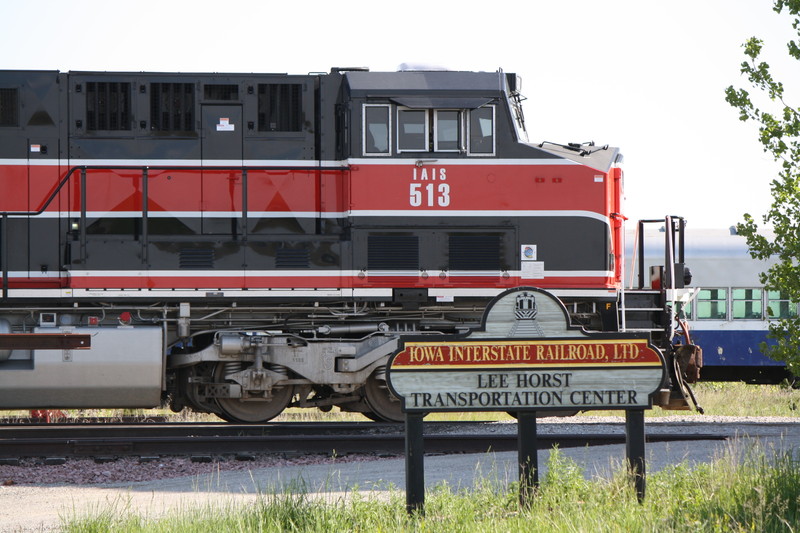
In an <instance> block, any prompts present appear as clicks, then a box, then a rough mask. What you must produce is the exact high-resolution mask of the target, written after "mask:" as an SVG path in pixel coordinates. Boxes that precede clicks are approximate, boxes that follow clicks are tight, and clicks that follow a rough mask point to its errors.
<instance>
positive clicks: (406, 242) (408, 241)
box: [367, 235, 419, 270]
mask: <svg viewBox="0 0 800 533" xmlns="http://www.w3.org/2000/svg"><path fill="white" fill-rule="evenodd" d="M367 268H368V269H369V270H419V237H417V236H415V235H370V236H369V241H368V252H367Z"/></svg>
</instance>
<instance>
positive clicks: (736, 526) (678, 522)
mask: <svg viewBox="0 0 800 533" xmlns="http://www.w3.org/2000/svg"><path fill="white" fill-rule="evenodd" d="M516 490H517V484H516V483H511V484H508V485H506V484H504V483H498V482H497V480H493V479H491V478H486V479H481V480H479V481H478V482H476V484H475V486H474V487H470V488H458V489H454V488H453V487H450V486H448V485H446V484H443V485H440V486H438V487H436V488H435V489H433V490H431V491H429V493H428V495H427V497H426V506H425V514H424V516H415V517H409V516H408V515H407V514H406V512H405V505H404V497H403V494H402V493H401V492H399V491H393V492H392V493H391V494H390V495H389V497H388V498H381V497H379V496H377V495H374V494H364V493H359V492H353V493H350V494H348V495H347V496H335V495H331V494H328V495H325V494H322V495H321V496H320V495H318V494H312V493H310V492H308V491H306V490H305V489H304V487H303V485H302V484H300V485H297V486H295V487H292V488H291V489H288V490H286V491H284V492H280V493H270V492H262V493H261V494H260V496H259V497H258V499H257V500H256V502H255V504H253V505H250V506H245V507H234V506H228V507H223V508H219V507H212V506H209V507H207V508H203V509H200V510H197V511H193V512H184V513H179V514H174V515H170V516H167V517H164V518H160V519H152V520H144V519H142V518H141V517H138V516H136V515H132V514H124V515H123V516H119V515H118V514H116V512H117V511H118V509H113V510H112V511H111V512H99V513H98V514H97V515H96V516H95V517H93V518H76V519H73V520H70V521H65V523H64V524H63V529H64V530H65V531H68V532H95V531H98V532H99V531H132V532H138V531H142V532H144V531H147V532H167V531H169V532H173V531H174V532H195V531H198V532H199V531H215V532H219V533H223V532H239V531H248V532H249V531H256V532H261V531H264V532H266V531H281V532H284V531H285V532H305V531H311V532H320V533H321V532H329V531H355V532H370V533H371V532H378V533H383V532H387V533H388V532H405V531H414V532H419V533H424V532H440V531H453V532H462V531H464V532H467V531H481V532H484V531H486V532H505V531H530V532H539V531H546V532H551V531H553V532H583V531H592V532H595V531H597V532H606V531H607V532H622V531H625V532H627V531H659V532H660V531H720V532H722V531H725V532H727V531H742V532H744V531H759V532H773V531H774V532H778V531H781V532H783V531H787V532H789V531H796V530H797V528H798V524H800V457H799V456H798V454H797V452H795V451H792V452H780V453H778V452H775V453H768V452H767V451H765V450H763V449H761V448H758V447H752V448H750V449H748V450H744V451H740V450H733V449H731V450H729V451H728V452H727V453H726V454H725V455H724V456H723V457H720V458H719V459H717V460H715V461H713V462H712V463H710V464H702V465H698V466H696V467H691V468H690V467H689V466H688V465H687V464H679V465H675V466H673V467H671V468H666V469H664V470H662V471H660V472H657V473H655V474H652V475H650V476H648V486H647V492H648V496H647V498H646V499H645V501H644V503H643V504H639V503H638V502H637V500H636V495H635V493H634V490H633V488H632V486H631V484H630V481H629V479H628V474H627V472H626V470H625V469H624V468H623V467H622V466H621V465H620V466H619V467H618V468H617V469H616V470H615V472H614V473H613V474H612V475H611V476H610V477H597V478H592V479H587V476H586V474H585V472H584V471H583V469H582V468H581V467H580V466H579V465H578V464H577V463H575V462H574V461H573V460H572V459H570V458H569V457H567V456H565V455H564V454H562V453H561V452H560V451H559V450H558V449H554V450H553V451H552V452H551V454H550V459H549V460H548V461H547V466H546V473H545V475H544V476H543V478H542V482H541V485H540V488H539V491H538V493H537V495H536V497H535V498H534V499H533V500H532V502H531V505H530V507H528V508H525V509H520V507H519V505H518V495H517V494H516ZM115 515H116V518H115Z"/></svg>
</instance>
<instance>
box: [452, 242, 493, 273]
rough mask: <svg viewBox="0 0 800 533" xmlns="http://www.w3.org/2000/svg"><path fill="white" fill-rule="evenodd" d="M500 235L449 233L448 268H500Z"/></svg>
mask: <svg viewBox="0 0 800 533" xmlns="http://www.w3.org/2000/svg"><path fill="white" fill-rule="evenodd" d="M500 237H501V236H500V235H450V243H449V251H450V270H500V266H501V252H502V250H501V244H502V241H501V238H500Z"/></svg>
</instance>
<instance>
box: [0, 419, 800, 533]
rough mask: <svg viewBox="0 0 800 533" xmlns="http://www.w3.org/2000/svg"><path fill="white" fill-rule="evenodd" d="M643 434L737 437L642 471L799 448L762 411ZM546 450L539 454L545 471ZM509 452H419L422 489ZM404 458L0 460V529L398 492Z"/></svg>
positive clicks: (795, 435) (654, 452)
mask: <svg viewBox="0 0 800 533" xmlns="http://www.w3.org/2000/svg"><path fill="white" fill-rule="evenodd" d="M623 421H624V419H623V418H622V417H603V418H599V417H581V418H576V419H570V420H569V422H568V423H565V421H564V419H544V420H541V421H540V422H539V423H538V424H537V426H538V431H539V433H540V434H547V433H561V432H567V431H578V432H590V433H600V432H604V431H607V432H620V431H621V426H622V425H623ZM485 431H487V432H503V433H506V432H516V424H513V423H497V424H490V425H488V426H486V428H485ZM646 431H647V432H648V433H658V432H676V431H684V432H687V433H718V434H722V435H728V436H730V437H738V438H736V439H734V440H733V441H730V442H727V443H726V442H724V441H687V442H671V443H651V444H648V445H647V454H648V459H647V471H648V472H655V471H658V470H660V469H662V468H664V467H665V466H667V465H670V464H675V463H680V462H682V461H687V462H689V463H690V464H695V463H698V462H708V461H711V460H713V459H714V458H716V457H719V456H721V455H722V454H723V453H724V451H725V450H726V449H730V448H731V447H736V446H741V445H742V443H743V442H744V441H745V440H746V439H748V438H751V437H757V438H758V439H759V440H760V441H761V442H763V443H764V444H765V446H767V447H768V449H769V448H771V447H774V448H781V449H783V448H797V449H800V419H798V418H763V417H759V418H757V417H746V418H733V417H697V416H686V417H666V418H663V419H662V418H655V419H647V421H646ZM563 453H564V454H565V455H567V456H569V457H571V458H573V459H574V460H575V461H577V462H578V463H579V464H581V465H582V466H583V467H584V469H585V472H586V474H587V475H588V476H595V475H599V476H606V475H608V474H609V473H610V472H611V471H612V470H613V469H615V468H616V467H617V466H618V465H619V464H620V463H621V462H622V461H624V459H625V447H624V445H609V446H597V447H592V448H572V449H565V450H563ZM548 456H549V452H548V451H540V452H539V465H540V467H544V466H545V465H546V462H547V459H548ZM516 459H517V454H516V452H504V453H493V454H464V455H448V456H429V457H426V458H425V480H426V484H427V485H428V486H432V485H436V484H439V483H441V482H443V481H446V482H447V483H448V484H449V485H450V486H453V487H465V486H466V487H469V486H473V484H474V482H475V480H476V479H478V478H485V477H489V478H493V479H497V480H499V481H501V482H506V481H512V480H515V479H516V476H517V465H516ZM404 472H405V461H404V459H403V458H378V457H368V456H366V457H365V456H350V457H343V458H334V459H332V458H330V457H321V456H316V457H313V456H300V457H294V458H288V459H287V458H276V457H269V456H264V457H259V458H257V459H256V461H247V462H242V461H235V460H226V461H220V462H214V463H192V462H190V461H188V460H186V459H182V458H174V459H173V458H170V459H162V460H161V461H154V462H149V463H138V462H137V461H136V460H132V459H125V460H119V461H115V462H112V463H105V464H96V463H94V462H92V461H86V460H74V461H68V462H67V464H65V465H58V466H44V465H40V464H34V463H33V462H30V463H25V464H23V465H20V466H14V467H12V466H0V532H3V533H5V532H17V531H57V530H58V525H59V524H60V521H61V517H74V516H83V515H85V514H87V513H89V514H94V513H97V512H99V511H102V510H104V509H108V508H109V507H111V506H115V507H116V508H118V509H130V510H135V511H137V512H140V513H143V514H146V515H147V516H157V515H159V514H161V513H164V512H170V511H172V510H176V509H183V510H185V509H189V508H191V507H192V506H196V505H205V504H207V503H212V504H213V503H219V504H229V503H246V502H252V501H253V500H254V499H255V498H256V495H257V494H258V493H259V492H264V491H267V492H269V491H278V492H285V491H287V490H295V489H296V488H297V487H298V486H299V487H302V490H304V491H307V492H314V493H319V494H321V495H322V496H323V497H328V498H339V497H342V496H343V495H344V494H347V493H348V492H350V491H352V490H353V489H354V488H357V489H358V490H361V491H373V492H374V493H375V494H380V493H382V492H386V491H390V490H404V488H405V475H404Z"/></svg>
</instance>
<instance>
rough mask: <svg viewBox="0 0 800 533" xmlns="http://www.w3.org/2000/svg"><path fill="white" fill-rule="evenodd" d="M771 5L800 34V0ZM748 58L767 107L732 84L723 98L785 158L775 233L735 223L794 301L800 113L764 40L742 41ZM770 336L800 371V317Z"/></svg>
mask: <svg viewBox="0 0 800 533" xmlns="http://www.w3.org/2000/svg"><path fill="white" fill-rule="evenodd" d="M773 10H774V11H775V12H777V13H784V11H786V12H787V13H788V15H789V16H790V17H791V21H792V28H794V30H795V32H797V33H798V37H799V38H800V17H799V16H798V15H800V0H774V2H773ZM798 42H800V40H792V41H789V43H788V44H787V49H788V52H789V55H790V56H791V57H793V58H794V59H797V60H800V45H798ZM743 48H744V54H745V56H746V58H747V59H746V60H745V61H744V62H743V63H742V67H741V72H742V74H744V75H745V76H747V80H748V81H749V82H750V85H751V87H753V88H754V89H757V90H758V91H759V93H760V95H761V96H766V97H767V98H768V100H764V101H765V102H766V105H767V106H768V108H765V109H762V108H760V107H758V106H757V105H755V104H754V103H753V98H754V96H751V94H750V93H749V92H748V91H746V90H744V89H737V88H734V87H733V86H730V87H728V88H727V89H726V90H725V101H726V102H728V103H729V104H730V105H731V106H733V107H734V108H736V109H738V110H739V118H740V120H743V121H748V120H753V121H756V122H757V123H759V130H758V141H759V142H760V143H761V145H762V146H763V148H764V151H765V152H768V153H770V154H772V156H773V157H774V158H775V160H776V161H779V162H781V171H780V172H779V174H778V176H777V177H776V178H775V179H773V180H772V182H771V183H770V191H771V194H772V205H771V206H770V209H769V211H768V212H767V214H766V215H764V217H763V222H764V224H765V225H768V226H772V227H773V230H774V237H773V236H770V235H769V234H768V233H766V232H762V231H761V230H760V229H759V226H758V224H757V223H756V221H755V220H754V218H753V217H752V216H751V215H750V214H745V215H744V222H742V223H740V224H738V225H737V230H738V232H739V233H740V234H741V235H743V236H745V237H746V239H747V244H748V246H749V248H750V255H751V256H752V257H753V258H755V259H760V260H765V259H769V258H776V259H777V262H776V263H775V264H774V265H773V266H771V267H770V268H769V269H768V270H767V271H766V272H764V273H762V274H761V276H760V279H761V282H762V283H763V284H764V286H765V287H766V289H767V290H777V291H782V292H783V293H784V294H785V295H786V297H788V298H789V299H790V300H791V301H792V302H793V303H794V304H795V305H796V304H797V303H798V302H800V264H799V263H798V258H800V114H799V113H798V108H797V107H796V106H794V105H791V104H790V103H788V102H787V101H786V100H785V99H784V97H785V93H784V86H783V84H782V83H781V82H780V81H778V80H776V79H775V77H774V76H773V73H772V71H771V70H770V66H769V64H767V63H766V62H764V61H761V60H760V55H761V52H762V49H763V48H764V42H763V41H762V40H761V39H759V38H757V37H751V38H750V39H748V40H747V42H746V43H745V44H744V45H743ZM770 337H771V338H772V339H774V341H775V344H774V345H770V346H764V348H765V349H766V353H767V355H769V356H770V357H773V358H774V359H777V360H780V361H785V362H786V364H787V366H788V367H789V370H791V371H792V372H793V373H794V374H796V375H800V318H798V317H791V318H783V319H780V320H777V321H774V322H771V323H770Z"/></svg>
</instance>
